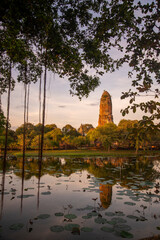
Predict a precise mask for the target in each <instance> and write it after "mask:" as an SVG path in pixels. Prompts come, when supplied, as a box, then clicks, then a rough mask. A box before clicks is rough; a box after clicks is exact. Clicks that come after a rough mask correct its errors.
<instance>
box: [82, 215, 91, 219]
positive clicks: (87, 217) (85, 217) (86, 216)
mask: <svg viewBox="0 0 160 240" xmlns="http://www.w3.org/2000/svg"><path fill="white" fill-rule="evenodd" d="M82 218H83V219H89V218H92V216H91V215H85V216H82Z"/></svg>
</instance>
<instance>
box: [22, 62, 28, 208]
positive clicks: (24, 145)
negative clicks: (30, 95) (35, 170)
mask: <svg viewBox="0 0 160 240" xmlns="http://www.w3.org/2000/svg"><path fill="white" fill-rule="evenodd" d="M26 111H27V66H26V68H25V83H24V116H23V117H24V119H23V120H24V123H23V162H22V187H21V212H22V208H23V189H24V168H25V151H26Z"/></svg>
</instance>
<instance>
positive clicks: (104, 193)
mask: <svg viewBox="0 0 160 240" xmlns="http://www.w3.org/2000/svg"><path fill="white" fill-rule="evenodd" d="M99 190H100V201H101V205H102V207H103V208H106V209H107V208H108V207H109V206H110V204H111V201H112V185H110V184H100V186H99Z"/></svg>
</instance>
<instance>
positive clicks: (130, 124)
mask: <svg viewBox="0 0 160 240" xmlns="http://www.w3.org/2000/svg"><path fill="white" fill-rule="evenodd" d="M137 124H138V121H137V120H126V119H122V120H121V121H120V122H119V124H118V146H119V147H121V148H131V147H132V148H133V147H134V146H135V139H134V137H133V134H132V133H133V129H134V128H135V126H136V125H137Z"/></svg>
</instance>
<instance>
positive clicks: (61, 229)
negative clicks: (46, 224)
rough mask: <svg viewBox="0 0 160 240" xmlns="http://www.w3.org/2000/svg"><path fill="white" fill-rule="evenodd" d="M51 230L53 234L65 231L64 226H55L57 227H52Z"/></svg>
mask: <svg viewBox="0 0 160 240" xmlns="http://www.w3.org/2000/svg"><path fill="white" fill-rule="evenodd" d="M50 230H51V232H63V231H64V227H63V226H59V225H55V226H51V227H50Z"/></svg>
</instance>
